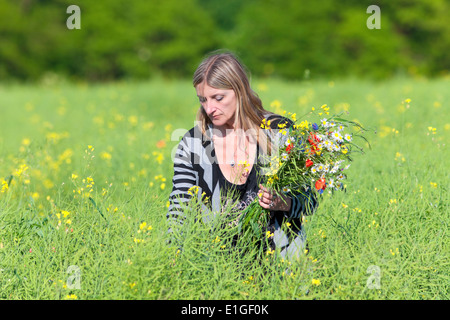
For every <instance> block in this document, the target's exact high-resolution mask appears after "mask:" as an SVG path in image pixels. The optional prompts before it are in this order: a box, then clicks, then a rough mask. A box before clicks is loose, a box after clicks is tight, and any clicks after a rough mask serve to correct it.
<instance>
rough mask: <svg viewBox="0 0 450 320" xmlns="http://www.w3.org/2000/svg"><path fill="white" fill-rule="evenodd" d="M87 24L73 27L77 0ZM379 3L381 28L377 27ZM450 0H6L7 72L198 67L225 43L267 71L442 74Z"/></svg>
mask: <svg viewBox="0 0 450 320" xmlns="http://www.w3.org/2000/svg"><path fill="white" fill-rule="evenodd" d="M72 4H75V5H78V6H79V7H80V9H81V29H80V30H69V29H68V28H67V27H66V20H67V18H68V17H69V15H70V14H67V13H66V9H67V7H68V6H69V5H72ZM369 5H378V6H379V7H380V9H381V29H368V28H367V26H366V21H367V19H368V18H369V16H370V14H368V13H366V9H367V7H368V6H369ZM449 12H450V2H449V1H448V0H398V1H389V0H379V1H375V0H374V1H357V0H347V1H335V0H321V1H313V0H284V1H275V0H246V1H241V0H164V1H157V0H133V1H125V0H108V1H101V2H100V1H92V0H0V79H1V80H6V79H19V80H30V81H34V80H39V79H41V78H42V77H43V76H45V75H46V74H49V73H51V74H57V75H59V76H61V77H64V78H68V79H71V80H87V81H111V80H117V79H147V78H150V77H153V76H167V77H172V76H177V77H191V75H192V73H193V71H194V70H195V68H196V66H197V64H198V63H199V61H200V60H201V59H202V57H203V56H204V55H205V54H207V53H208V52H211V51H212V50H215V49H220V48H226V49H229V50H231V51H233V52H235V53H237V55H238V56H239V57H240V58H241V59H242V60H243V62H244V63H245V64H246V65H247V66H248V68H249V69H250V70H251V71H252V74H254V75H257V76H261V77H263V76H278V77H283V78H289V79H302V78H305V77H313V78H325V77H345V76H357V77H368V78H376V79H381V78H385V77H390V76H395V75H423V76H430V77H432V76H440V75H444V74H447V73H448V70H449V69H450V54H449V49H450V24H449V23H448V14H449Z"/></svg>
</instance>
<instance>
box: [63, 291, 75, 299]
mask: <svg viewBox="0 0 450 320" xmlns="http://www.w3.org/2000/svg"><path fill="white" fill-rule="evenodd" d="M64 299H66V300H76V299H78V297H77V296H76V295H75V294H73V293H72V294H68V295H67V296H66V297H65V298H64Z"/></svg>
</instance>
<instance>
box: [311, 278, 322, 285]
mask: <svg viewBox="0 0 450 320" xmlns="http://www.w3.org/2000/svg"><path fill="white" fill-rule="evenodd" d="M311 283H312V284H313V285H316V286H320V280H319V279H314V278H313V279H312V280H311Z"/></svg>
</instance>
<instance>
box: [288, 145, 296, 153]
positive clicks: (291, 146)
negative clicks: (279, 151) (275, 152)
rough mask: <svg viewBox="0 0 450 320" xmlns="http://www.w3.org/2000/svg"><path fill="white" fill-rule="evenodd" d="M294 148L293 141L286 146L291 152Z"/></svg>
mask: <svg viewBox="0 0 450 320" xmlns="http://www.w3.org/2000/svg"><path fill="white" fill-rule="evenodd" d="M292 148H294V145H293V144H292V143H291V144H289V145H288V146H287V147H286V152H287V153H291V150H292Z"/></svg>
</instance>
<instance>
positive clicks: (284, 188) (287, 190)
mask: <svg viewBox="0 0 450 320" xmlns="http://www.w3.org/2000/svg"><path fill="white" fill-rule="evenodd" d="M282 190H283V192H284V193H288V192H289V191H291V189H289V188H288V187H283V189H282Z"/></svg>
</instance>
